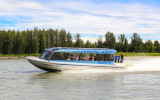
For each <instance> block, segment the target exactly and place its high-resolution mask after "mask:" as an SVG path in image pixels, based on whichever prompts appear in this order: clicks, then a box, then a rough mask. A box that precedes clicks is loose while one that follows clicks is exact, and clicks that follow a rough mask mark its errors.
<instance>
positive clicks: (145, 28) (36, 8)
mask: <svg viewBox="0 0 160 100" xmlns="http://www.w3.org/2000/svg"><path fill="white" fill-rule="evenodd" d="M0 2H1V3H0V9H1V10H0V18H5V19H6V20H8V21H10V22H14V23H12V24H8V23H7V24H6V23H1V26H0V29H20V30H23V29H32V28H33V27H38V28H45V29H48V28H53V29H56V28H58V29H61V28H64V29H66V30H67V31H70V32H71V33H72V34H75V33H81V34H89V35H90V37H89V36H87V37H85V36H84V37H82V38H83V39H84V40H86V39H87V38H88V39H91V41H92V40H95V39H93V38H94V37H92V34H97V35H104V34H105V33H106V32H107V31H111V32H113V33H115V34H121V33H123V34H132V33H134V32H137V33H140V34H152V33H156V34H158V33H160V30H159V26H160V12H159V11H160V8H158V7H156V6H154V5H144V4H139V3H125V4H123V3H116V2H115V3H114V2H112V3H107V2H101V3H98V4H97V3H94V2H91V1H86V0H82V1H76V0H74V1H73V0H69V2H67V1H58V0H57V1H56V0H54V1H50V2H49V1H48V2H46V1H45V2H39V1H33V0H30V1H26V0H14V1H13V0H0ZM2 24H3V25H2ZM97 38H98V37H97ZM97 38H96V40H97ZM153 38H154V37H153Z"/></svg>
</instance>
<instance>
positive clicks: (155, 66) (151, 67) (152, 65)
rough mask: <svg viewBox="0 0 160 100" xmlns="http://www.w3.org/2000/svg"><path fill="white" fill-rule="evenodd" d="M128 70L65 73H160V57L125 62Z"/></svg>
mask: <svg viewBox="0 0 160 100" xmlns="http://www.w3.org/2000/svg"><path fill="white" fill-rule="evenodd" d="M125 67H126V68H88V67H86V68H83V69H79V70H70V71H64V73H111V72H146V71H160V57H137V58H134V59H132V58H130V59H127V60H126V61H125Z"/></svg>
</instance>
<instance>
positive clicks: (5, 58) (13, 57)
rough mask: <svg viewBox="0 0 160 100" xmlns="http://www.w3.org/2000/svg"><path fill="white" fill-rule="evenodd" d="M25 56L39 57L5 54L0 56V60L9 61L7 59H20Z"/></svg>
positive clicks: (25, 55)
mask: <svg viewBox="0 0 160 100" xmlns="http://www.w3.org/2000/svg"><path fill="white" fill-rule="evenodd" d="M27 56H36V57H38V56H40V54H21V55H7V54H4V55H3V54H1V55H0V60H9V59H22V58H25V57H27Z"/></svg>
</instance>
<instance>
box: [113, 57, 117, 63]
mask: <svg viewBox="0 0 160 100" xmlns="http://www.w3.org/2000/svg"><path fill="white" fill-rule="evenodd" d="M114 62H115V63H116V62H117V55H115V56H114Z"/></svg>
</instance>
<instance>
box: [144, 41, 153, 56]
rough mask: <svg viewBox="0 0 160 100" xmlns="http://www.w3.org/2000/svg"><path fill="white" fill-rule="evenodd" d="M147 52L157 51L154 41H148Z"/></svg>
mask: <svg viewBox="0 0 160 100" xmlns="http://www.w3.org/2000/svg"><path fill="white" fill-rule="evenodd" d="M145 44H146V47H147V48H146V50H147V52H150V53H151V52H154V50H155V45H154V44H153V43H152V41H151V40H148V41H147V42H146V43H145Z"/></svg>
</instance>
